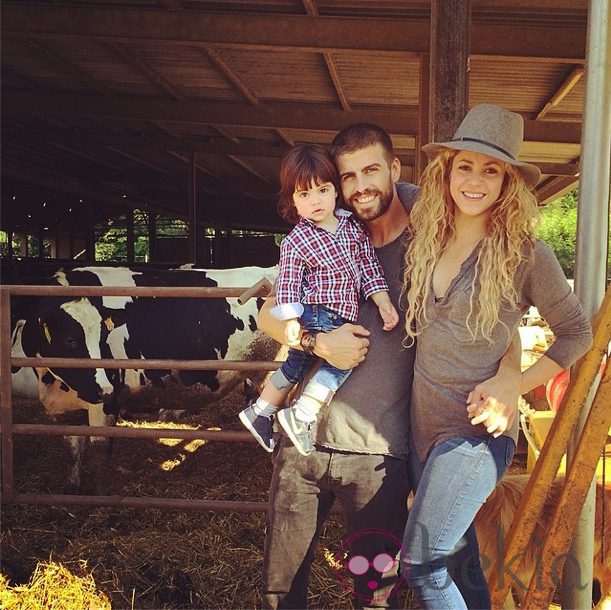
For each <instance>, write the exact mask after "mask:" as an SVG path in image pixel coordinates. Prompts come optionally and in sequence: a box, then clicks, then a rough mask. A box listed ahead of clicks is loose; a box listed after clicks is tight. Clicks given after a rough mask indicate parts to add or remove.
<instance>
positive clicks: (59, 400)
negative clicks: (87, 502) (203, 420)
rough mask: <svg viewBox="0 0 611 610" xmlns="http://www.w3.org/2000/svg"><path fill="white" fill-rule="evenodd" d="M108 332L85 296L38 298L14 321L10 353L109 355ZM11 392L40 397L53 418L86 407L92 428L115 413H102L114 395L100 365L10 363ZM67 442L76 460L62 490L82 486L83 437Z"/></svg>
mask: <svg viewBox="0 0 611 610" xmlns="http://www.w3.org/2000/svg"><path fill="white" fill-rule="evenodd" d="M107 335H108V331H107V330H106V327H105V326H104V324H103V321H102V316H101V315H100V311H99V309H98V308H97V307H95V306H94V305H93V304H92V303H91V301H90V300H89V299H69V298H67V299H65V298H64V299H62V298H55V297H53V298H51V297H49V298H41V299H39V300H37V301H36V304H35V305H34V306H32V308H31V309H30V311H29V313H28V315H27V316H26V317H25V318H24V319H20V320H19V321H18V322H17V324H16V326H15V329H14V330H13V333H12V337H11V355H12V356H13V357H35V356H42V357H58V358H101V357H110V352H109V350H108V348H107V346H106V338H107ZM105 346H106V349H104V347H105ZM75 388H78V391H77V390H76V389H75ZM12 390H13V394H14V395H16V396H23V397H27V398H38V399H40V401H41V402H42V403H43V405H44V407H45V411H46V412H47V414H48V415H49V416H51V417H52V418H56V417H58V416H60V415H63V414H65V413H68V412H71V411H79V410H82V409H86V410H87V415H88V421H89V424H90V425H91V426H104V425H112V424H113V423H114V417H113V415H112V414H109V413H107V412H105V407H104V401H107V400H109V399H110V398H111V397H112V394H113V386H112V384H111V382H110V380H109V379H108V376H107V374H106V371H105V370H104V369H70V368H56V369H53V370H51V369H49V368H47V367H36V368H30V367H13V369H12ZM91 440H92V442H93V443H94V445H95V448H94V451H95V452H96V453H98V452H101V453H104V454H105V453H107V451H108V448H109V443H108V442H107V440H106V439H103V438H98V437H92V438H91ZM67 441H68V445H69V448H70V451H71V453H72V456H73V458H74V459H73V465H72V468H71V469H70V472H69V474H68V481H67V484H66V488H67V490H68V491H73V490H74V489H78V487H79V486H80V472H81V463H82V459H83V449H84V444H85V442H86V437H82V436H75V437H69V438H68V439H67Z"/></svg>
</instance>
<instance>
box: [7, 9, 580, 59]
mask: <svg viewBox="0 0 611 610" xmlns="http://www.w3.org/2000/svg"><path fill="white" fill-rule="evenodd" d="M542 25H546V24H545V22H544V21H542V20H541V18H540V17H538V18H537V20H536V22H533V23H529V22H528V17H527V16H525V18H524V20H521V21H519V22H515V21H514V22H511V21H508V22H503V23H497V22H494V23H490V22H489V21H488V20H483V21H481V22H480V21H479V20H476V19H474V21H473V23H472V38H471V41H472V44H471V46H472V48H471V52H472V53H473V54H474V55H476V56H477V55H492V56H495V55H496V56H499V55H500V56H514V57H525V58H538V59H547V60H553V61H571V62H573V63H580V62H582V61H583V60H584V58H585V43H586V26H585V23H584V24H581V23H579V24H575V23H571V22H567V23H565V22H564V21H563V22H561V23H558V21H557V20H555V19H554V16H553V15H550V16H549V26H548V27H544V28H542ZM2 26H3V32H4V36H5V37H9V38H10V37H18V38H24V37H25V38H27V37H36V38H37V39H44V38H50V39H51V38H59V39H62V40H65V39H67V38H73V39H78V40H87V41H90V40H91V39H92V38H95V39H98V40H104V41H109V42H125V43H134V42H135V41H141V42H146V43H150V42H152V41H154V42H155V44H156V45H157V46H159V45H163V44H170V45H183V46H190V47H194V46H201V47H210V46H211V45H216V46H218V47H221V46H222V47H227V48H242V49H287V50H288V49H291V50H300V51H306V52H312V53H320V52H321V51H325V52H327V51H328V52H334V53H335V52H340V51H342V52H344V51H345V52H349V53H350V54H355V53H359V54H363V55H368V54H370V53H371V52H372V51H376V52H394V53H397V52H406V53H414V54H420V53H427V52H428V51H429V46H430V44H429V36H430V23H429V19H428V18H400V19H399V18H398V19H392V20H391V19H381V18H372V17H364V18H355V17H327V16H325V17H316V27H312V17H311V16H306V15H303V16H302V15H277V14H253V13H251V14H245V13H227V14H223V13H207V12H195V11H176V12H167V11H160V10H146V9H123V8H108V7H105V8H93V7H77V6H69V7H68V6H57V5H53V6H50V5H44V4H36V5H23V6H17V5H8V6H7V5H6V3H5V4H4V5H3V7H2Z"/></svg>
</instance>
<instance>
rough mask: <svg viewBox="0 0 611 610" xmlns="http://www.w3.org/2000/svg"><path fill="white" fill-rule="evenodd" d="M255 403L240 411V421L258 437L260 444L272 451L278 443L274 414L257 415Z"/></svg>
mask: <svg viewBox="0 0 611 610" xmlns="http://www.w3.org/2000/svg"><path fill="white" fill-rule="evenodd" d="M253 404H254V403H251V404H249V405H248V406H247V407H246V408H245V409H244V410H243V411H240V416H239V417H240V421H241V422H242V423H243V424H244V426H246V428H247V429H248V431H249V432H250V433H251V434H252V435H253V436H254V437H255V438H256V439H257V442H258V443H259V445H261V447H263V449H265V451H267V452H269V453H271V452H272V451H273V450H274V447H275V445H276V443H275V441H274V416H273V415H272V416H271V417H267V416H265V415H257V414H256V413H255V410H254V408H253Z"/></svg>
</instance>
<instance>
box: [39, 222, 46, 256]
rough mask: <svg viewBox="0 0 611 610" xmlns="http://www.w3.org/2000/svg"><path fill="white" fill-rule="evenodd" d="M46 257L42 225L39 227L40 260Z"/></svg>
mask: <svg viewBox="0 0 611 610" xmlns="http://www.w3.org/2000/svg"><path fill="white" fill-rule="evenodd" d="M44 257H45V232H44V230H43V228H42V224H39V225H38V258H44Z"/></svg>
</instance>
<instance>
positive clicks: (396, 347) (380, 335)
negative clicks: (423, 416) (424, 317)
mask: <svg viewBox="0 0 611 610" xmlns="http://www.w3.org/2000/svg"><path fill="white" fill-rule="evenodd" d="M397 192H398V194H399V198H400V199H401V201H402V203H403V205H404V206H405V207H406V209H408V210H410V209H411V207H412V206H413V204H414V201H415V200H416V198H417V196H418V193H419V189H418V187H416V186H414V185H412V184H406V183H398V184H397ZM375 250H376V254H377V255H378V259H379V261H380V264H381V265H382V269H383V270H384V276H385V278H386V281H387V283H388V286H389V292H390V297H391V300H392V302H393V303H394V305H395V307H396V308H397V311H398V312H399V317H400V319H399V324H397V326H396V327H395V328H394V329H393V330H392V331H390V332H387V331H385V330H383V329H382V326H383V322H382V318H381V317H380V314H379V312H378V308H377V307H376V305H375V304H374V303H373V301H372V300H371V299H367V300H366V301H364V302H363V301H361V303H360V307H359V316H358V323H359V324H361V325H363V326H364V327H365V328H367V330H369V331H370V333H371V335H370V336H369V350H368V352H367V356H366V357H365V360H364V362H362V363H361V364H359V365H358V366H357V367H355V368H354V370H353V371H352V374H351V375H350V377H348V379H347V380H346V381H345V382H344V384H343V385H342V386H341V387H340V388H339V390H338V391H337V393H336V394H335V396H334V397H333V400H332V402H331V404H330V405H329V406H328V407H323V408H322V409H321V411H320V415H319V421H318V426H317V432H316V439H315V442H316V444H317V445H323V446H325V447H328V448H331V449H335V450H339V451H346V452H351V453H369V454H378V455H391V456H394V457H398V458H405V457H406V456H407V453H408V432H409V399H410V393H411V387H412V378H413V374H414V356H415V348H414V347H411V348H409V349H406V348H404V347H403V345H402V343H403V339H404V337H405V327H404V323H403V315H402V311H403V309H402V308H401V307H400V306H399V296H400V294H401V286H402V284H403V255H404V252H405V237H404V236H401V237H399V238H397V239H396V240H395V241H393V242H391V243H390V244H387V245H386V246H383V247H381V248H376V249H375Z"/></svg>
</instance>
